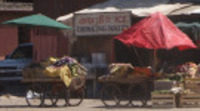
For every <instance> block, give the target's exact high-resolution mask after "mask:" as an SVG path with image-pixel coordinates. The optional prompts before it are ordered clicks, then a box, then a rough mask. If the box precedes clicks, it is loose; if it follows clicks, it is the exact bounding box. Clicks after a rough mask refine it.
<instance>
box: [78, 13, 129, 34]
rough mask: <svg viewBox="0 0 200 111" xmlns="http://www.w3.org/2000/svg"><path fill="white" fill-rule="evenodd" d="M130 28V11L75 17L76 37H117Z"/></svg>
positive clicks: (86, 14) (85, 14) (82, 14)
mask: <svg viewBox="0 0 200 111" xmlns="http://www.w3.org/2000/svg"><path fill="white" fill-rule="evenodd" d="M130 26H131V12H130V11H126V12H100V13H81V14H80V13H79V14H75V17H74V28H75V30H74V33H75V36H94V35H116V34H119V33H121V32H122V31H123V30H125V29H127V28H129V27H130Z"/></svg>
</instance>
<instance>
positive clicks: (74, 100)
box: [66, 88, 85, 106]
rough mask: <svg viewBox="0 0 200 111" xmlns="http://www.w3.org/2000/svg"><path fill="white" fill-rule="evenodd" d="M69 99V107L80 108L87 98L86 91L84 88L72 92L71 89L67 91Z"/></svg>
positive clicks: (67, 100)
mask: <svg viewBox="0 0 200 111" xmlns="http://www.w3.org/2000/svg"><path fill="white" fill-rule="evenodd" d="M67 92H68V93H67V94H68V95H67V97H66V98H67V99H66V102H67V104H68V105H69V106H78V105H80V104H81V103H82V101H83V99H84V97H85V91H84V88H81V89H78V90H75V91H72V90H70V89H68V90H67Z"/></svg>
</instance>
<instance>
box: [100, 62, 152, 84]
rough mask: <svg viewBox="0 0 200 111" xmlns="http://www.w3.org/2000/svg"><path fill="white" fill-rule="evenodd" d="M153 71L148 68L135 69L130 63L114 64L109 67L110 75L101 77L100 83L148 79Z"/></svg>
mask: <svg viewBox="0 0 200 111" xmlns="http://www.w3.org/2000/svg"><path fill="white" fill-rule="evenodd" d="M151 75H152V71H151V69H150V68H147V67H133V66H132V65H131V64H129V63H113V64H110V65H109V74H107V75H103V76H100V77H99V78H98V79H99V81H102V82H103V81H110V80H111V81H112V80H114V81H115V80H120V81H123V80H125V81H127V80H132V79H135V78H148V77H149V76H151Z"/></svg>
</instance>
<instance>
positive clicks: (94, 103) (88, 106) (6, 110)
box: [0, 95, 200, 111]
mask: <svg viewBox="0 0 200 111" xmlns="http://www.w3.org/2000/svg"><path fill="white" fill-rule="evenodd" d="M0 103H1V105H0V111H66V110H67V111H133V110H134V111H168V110H171V111H199V110H200V109H198V108H169V109H155V108H151V107H147V108H135V107H128V108H127V107H118V108H105V107H104V105H103V104H102V102H101V101H100V100H98V99H85V100H84V101H83V103H82V104H81V105H80V106H77V107H44V108H31V107H28V106H27V104H26V101H25V99H24V97H17V96H11V95H4V96H1V97H0Z"/></svg>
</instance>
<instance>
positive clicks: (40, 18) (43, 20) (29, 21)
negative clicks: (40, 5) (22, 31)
mask: <svg viewBox="0 0 200 111" xmlns="http://www.w3.org/2000/svg"><path fill="white" fill-rule="evenodd" d="M2 24H11V25H17V26H42V27H51V28H58V29H72V28H71V27H70V26H67V25H64V24H62V23H60V22H57V21H56V20H53V19H51V18H49V17H47V16H44V15H42V14H35V15H30V16H25V17H21V18H17V19H13V20H8V21H5V22H3V23H2Z"/></svg>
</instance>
